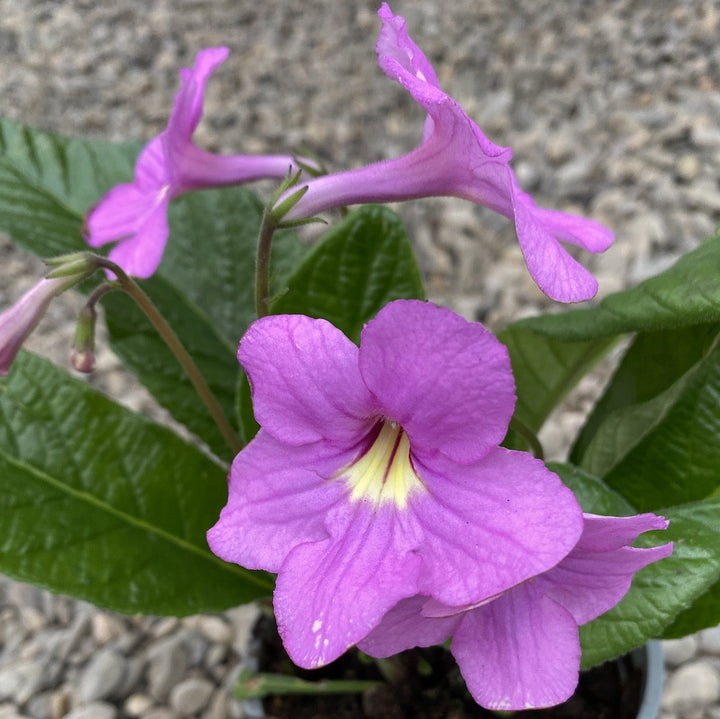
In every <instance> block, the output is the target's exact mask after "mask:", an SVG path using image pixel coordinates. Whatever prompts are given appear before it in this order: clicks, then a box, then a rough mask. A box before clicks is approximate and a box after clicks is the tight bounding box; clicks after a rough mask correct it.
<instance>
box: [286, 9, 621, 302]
mask: <svg viewBox="0 0 720 719" xmlns="http://www.w3.org/2000/svg"><path fill="white" fill-rule="evenodd" d="M379 15H380V18H381V20H382V30H381V32H380V37H379V40H378V43H377V53H378V56H379V60H378V61H379V64H380V67H381V68H382V69H383V70H384V72H385V73H386V74H387V75H388V77H390V78H391V79H393V80H396V81H397V82H399V83H400V84H401V85H403V86H404V87H405V89H407V90H408V92H410V94H411V95H412V96H413V98H414V99H415V101H416V102H417V103H418V104H420V105H421V106H422V107H423V108H424V110H425V111H426V112H427V113H428V114H427V119H426V121H425V127H424V133H423V139H422V143H421V144H420V146H419V147H418V148H416V149H415V150H414V151H412V152H410V153H408V154H407V155H403V156H401V157H398V158H395V159H391V160H386V161H383V162H378V163H375V164H372V165H368V166H366V167H361V168H358V169H354V170H350V171H347V172H340V173H337V174H331V175H326V176H324V177H319V178H317V179H314V180H312V181H310V182H309V183H308V186H307V192H306V193H305V195H304V196H303V197H302V199H301V200H300V201H299V202H298V203H297V204H296V205H295V206H294V207H293V208H292V209H291V210H290V211H289V212H288V214H287V216H286V217H287V219H288V220H292V219H299V218H302V217H309V216H312V215H316V214H318V213H320V212H322V211H324V210H327V209H329V208H331V207H337V206H341V205H351V204H355V203H364V202H390V201H399V200H409V199H414V198H420V197H428V196H433V195H445V196H456V197H461V198H465V199H467V200H471V201H472V202H476V203H478V204H480V205H483V206H484V207H489V208H490V209H492V210H495V211H496V212H499V213H501V214H503V215H505V216H506V217H508V218H509V219H511V220H513V221H514V223H515V228H516V231H517V237H518V241H519V243H520V247H521V249H522V252H523V255H524V256H525V261H526V263H527V266H528V270H529V271H530V274H531V275H532V277H533V279H534V280H535V282H536V283H537V284H538V286H539V287H540V289H541V290H542V291H543V292H545V293H546V294H547V295H548V296H549V297H551V298H553V299H555V300H559V301H561V302H577V301H580V300H586V299H589V298H590V297H592V296H593V295H594V294H595V293H596V291H597V282H596V280H595V278H594V277H593V276H592V275H591V274H590V273H589V272H588V271H587V270H586V269H585V268H584V267H582V265H580V264H579V263H578V262H577V261H576V260H575V259H573V257H571V256H570V254H568V252H567V251H566V250H565V248H563V246H562V245H561V244H560V243H561V242H567V243H570V244H572V245H577V246H579V247H582V248H583V249H585V250H589V251H590V252H602V251H603V250H605V249H607V248H608V247H609V246H610V244H611V243H612V240H613V236H612V233H611V232H610V231H609V230H608V229H607V228H605V227H603V226H602V225H600V224H599V223H597V222H594V221H592V220H588V219H584V218H581V217H576V216H574V215H569V214H565V213H563V212H557V211H553V210H546V209H542V208H540V207H538V206H537V205H536V204H535V202H534V201H533V199H532V198H531V197H530V195H528V194H527V193H525V192H523V191H522V190H521V189H520V187H519V185H518V183H517V179H516V177H515V174H514V172H513V171H512V169H511V167H510V164H509V163H510V159H511V158H512V151H511V150H510V148H507V147H500V146H498V145H495V144H493V143H492V142H490V140H489V139H488V138H487V137H486V136H485V135H484V134H483V132H482V130H480V128H479V127H478V126H477V125H476V124H475V123H474V122H473V121H472V120H471V119H470V118H469V117H468V116H467V114H466V113H465V111H464V110H463V109H462V107H460V105H459V104H458V103H457V102H456V101H455V100H453V99H452V98H451V97H450V96H449V95H447V94H445V93H444V92H443V91H442V90H441V89H440V86H439V83H438V79H437V76H436V75H435V71H434V70H433V68H432V66H431V65H430V63H429V62H428V60H427V58H426V57H425V55H423V53H422V51H421V50H420V48H419V47H418V46H417V45H416V44H415V43H414V42H413V41H412V39H411V38H410V37H409V36H408V34H407V30H406V27H405V20H404V19H403V18H402V17H401V16H399V15H393V13H392V11H391V10H390V8H389V7H388V5H387V4H386V3H383V5H382V7H381V8H380V11H379ZM287 194H289V193H287ZM287 194H286V195H285V196H284V197H282V198H281V201H282V200H283V199H285V197H287Z"/></svg>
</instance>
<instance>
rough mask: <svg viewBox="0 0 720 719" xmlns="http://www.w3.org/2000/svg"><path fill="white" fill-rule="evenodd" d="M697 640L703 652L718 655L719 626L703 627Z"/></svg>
mask: <svg viewBox="0 0 720 719" xmlns="http://www.w3.org/2000/svg"><path fill="white" fill-rule="evenodd" d="M699 640H700V649H701V650H702V651H703V652H707V653H708V654H714V655H715V656H717V657H720V627H710V628H709V629H704V630H703V631H702V632H700V634H699Z"/></svg>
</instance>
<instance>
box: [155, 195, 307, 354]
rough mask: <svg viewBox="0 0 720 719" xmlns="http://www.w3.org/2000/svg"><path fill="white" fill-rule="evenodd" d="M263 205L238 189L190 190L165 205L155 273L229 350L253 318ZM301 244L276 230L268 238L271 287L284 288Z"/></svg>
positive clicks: (304, 248) (299, 257)
mask: <svg viewBox="0 0 720 719" xmlns="http://www.w3.org/2000/svg"><path fill="white" fill-rule="evenodd" d="M262 213H263V205H262V203H261V202H260V200H259V199H258V198H257V196H256V195H255V194H253V193H252V192H251V191H249V190H248V189H246V188H244V187H228V188H222V189H218V190H204V191H202V192H192V193H188V194H186V195H183V196H182V197H179V198H177V199H176V200H175V201H173V203H172V204H171V205H170V212H169V217H170V240H169V241H168V244H167V248H166V250H165V254H164V256H163V261H162V264H161V265H160V268H159V271H158V272H159V274H160V275H162V276H163V277H165V278H167V279H169V280H170V281H171V282H172V283H173V284H174V285H175V286H176V287H178V288H182V291H183V292H184V293H185V294H187V296H188V297H189V299H190V300H191V301H192V302H194V303H195V304H196V305H197V306H198V307H200V308H202V310H204V312H205V314H206V315H207V316H208V317H209V318H211V319H212V322H213V324H214V326H215V328H216V329H217V331H218V333H219V334H220V335H221V336H223V337H224V338H225V339H226V340H227V343H228V345H229V346H231V347H232V348H233V354H234V353H235V352H236V351H237V345H238V342H239V340H240V337H241V336H242V335H243V334H244V332H245V330H246V329H247V326H248V325H249V324H250V323H251V322H252V321H253V320H254V319H255V318H256V314H255V255H256V250H257V241H258V233H259V231H260V223H261V221H262ZM306 251H307V249H306V247H305V246H304V245H303V244H302V243H301V242H300V240H299V239H298V237H297V236H296V235H295V234H294V233H292V232H289V231H287V230H281V231H279V232H277V233H276V234H275V236H274V237H273V245H272V257H271V274H272V278H273V282H272V291H273V292H279V291H281V290H282V289H284V287H285V285H286V283H287V278H288V275H289V274H290V272H291V271H292V270H293V269H294V268H295V267H296V266H297V264H298V263H299V262H300V260H301V258H302V257H303V255H304V254H305V253H306Z"/></svg>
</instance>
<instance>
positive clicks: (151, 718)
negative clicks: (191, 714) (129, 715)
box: [142, 707, 180, 719]
mask: <svg viewBox="0 0 720 719" xmlns="http://www.w3.org/2000/svg"><path fill="white" fill-rule="evenodd" d="M142 719H180V717H179V716H178V714H177V713H176V712H174V711H173V710H172V709H169V708H168V707H155V709H151V710H150V711H149V712H148V713H147V714H145V715H144V716H143V718H142Z"/></svg>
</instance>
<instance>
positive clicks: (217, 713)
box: [203, 689, 229, 719]
mask: <svg viewBox="0 0 720 719" xmlns="http://www.w3.org/2000/svg"><path fill="white" fill-rule="evenodd" d="M228 716H229V715H228V694H227V691H225V690H223V689H218V690H217V691H216V692H215V694H214V695H213V697H212V699H211V700H210V708H209V709H208V710H207V712H205V714H203V719H228Z"/></svg>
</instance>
